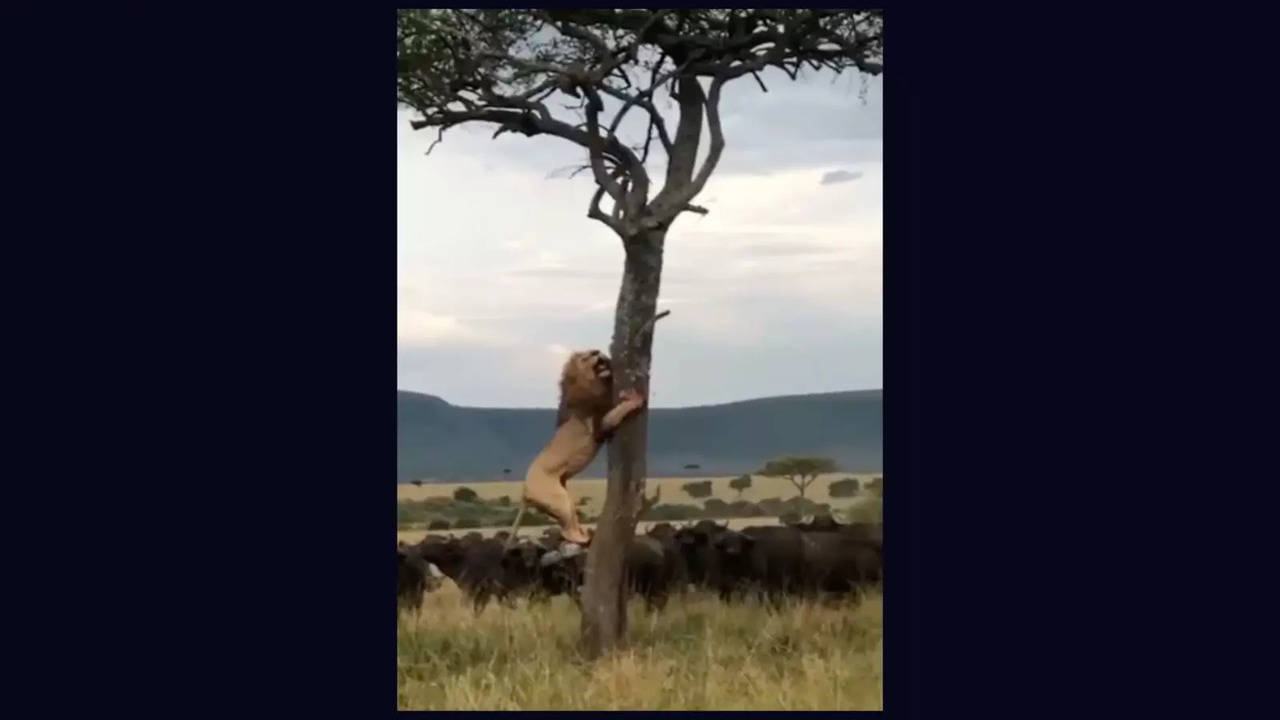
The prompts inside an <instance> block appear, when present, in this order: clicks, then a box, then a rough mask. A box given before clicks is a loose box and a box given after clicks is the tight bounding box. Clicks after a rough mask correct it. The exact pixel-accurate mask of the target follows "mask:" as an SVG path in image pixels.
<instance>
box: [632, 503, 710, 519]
mask: <svg viewBox="0 0 1280 720" xmlns="http://www.w3.org/2000/svg"><path fill="white" fill-rule="evenodd" d="M704 512H705V511H704V510H703V509H702V508H700V507H698V506H697V505H676V504H667V503H664V504H662V505H655V506H653V507H652V508H649V511H648V512H646V513H644V514H643V515H641V516H640V519H642V520H697V519H700V518H702V516H703V514H704Z"/></svg>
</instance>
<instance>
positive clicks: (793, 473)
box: [756, 457, 838, 497]
mask: <svg viewBox="0 0 1280 720" xmlns="http://www.w3.org/2000/svg"><path fill="white" fill-rule="evenodd" d="M837 469H838V468H837V467H836V461H835V460H832V459H831V458H821V457H784V458H780V459H778V460H770V461H769V462H767V463H765V466H764V467H763V468H762V469H760V470H757V471H756V474H757V475H764V476H765V477H784V478H786V479H787V482H790V483H791V484H792V485H794V486H795V487H796V490H799V491H800V497H804V492H805V490H808V489H809V486H810V485H812V484H813V481H814V480H817V479H818V476H819V475H821V474H822V473H829V472H835V471H836V470H837Z"/></svg>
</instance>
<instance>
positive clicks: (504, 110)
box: [396, 9, 884, 657]
mask: <svg viewBox="0 0 1280 720" xmlns="http://www.w3.org/2000/svg"><path fill="white" fill-rule="evenodd" d="M883 25H884V22H883V15H882V13H881V12H880V11H876V10H871V11H838V10H759V9H734V10H696V9H695V10H610V9H586V10H502V9H499V10H454V9H444V10H441V9H437V10H400V11H399V12H398V15H397V24H396V62H397V68H396V98H397V102H398V103H399V104H400V105H402V106H408V107H409V108H411V109H413V110H414V111H415V112H416V113H417V114H418V115H419V116H420V117H419V118H418V119H415V120H413V121H412V122H411V126H412V127H413V128H414V129H418V130H420V129H424V128H436V129H437V135H436V140H435V142H433V143H432V147H434V146H435V143H438V142H440V141H441V140H442V139H443V137H444V132H445V131H446V130H448V129H449V128H452V127H455V126H457V125H459V124H462V123H487V124H489V125H491V126H494V127H495V131H494V137H495V138H496V137H498V136H499V135H502V134H504V133H516V134H522V135H525V136H529V137H532V136H537V135H545V136H550V137H556V138H560V139H562V140H565V141H567V142H570V143H573V144H575V145H577V146H579V147H580V148H582V149H583V150H585V151H586V163H585V164H583V165H581V166H580V167H579V168H578V170H590V171H591V176H592V178H593V179H594V181H595V183H596V185H597V187H596V190H595V192H594V194H593V195H592V197H591V200H590V202H589V203H588V205H587V208H588V210H587V216H588V217H589V218H591V219H593V220H597V221H599V222H601V223H603V224H604V225H605V226H607V227H608V228H609V229H610V230H611V231H613V233H614V234H616V235H617V236H618V237H619V238H620V239H621V241H622V248H623V251H624V252H623V254H624V260H623V273H622V285H621V288H620V289H619V292H618V300H617V305H616V309H615V312H614V324H613V339H612V343H611V345H610V355H611V357H612V360H613V365H614V392H615V393H618V394H619V395H620V394H621V393H622V392H623V391H627V390H637V391H639V392H640V393H641V394H642V395H645V396H647V395H648V392H647V391H648V384H649V371H650V359H651V358H650V355H651V350H652V345H653V327H654V323H655V322H656V321H657V320H658V319H659V318H660V317H662V316H663V315H665V314H666V312H665V311H664V312H663V313H661V314H660V313H657V301H658V290H659V281H660V278H661V274H662V255H663V244H664V242H665V239H666V235H667V231H668V230H669V229H670V227H671V225H672V223H673V222H675V220H676V218H677V217H679V216H680V215H681V214H683V213H685V212H693V213H699V214H705V213H706V212H707V210H706V209H705V208H701V207H698V206H697V205H694V204H693V201H694V199H695V198H696V197H697V196H698V194H699V193H700V192H701V191H702V189H703V187H704V186H705V185H706V183H707V180H708V178H710V176H711V174H712V172H713V171H714V170H715V168H716V165H717V164H718V163H719V162H720V156H721V153H722V152H723V150H724V147H725V140H724V137H723V133H722V131H721V130H722V128H721V123H720V96H721V92H722V90H723V88H724V85H725V84H726V83H728V82H731V81H733V80H736V79H739V78H742V77H744V76H746V75H751V76H753V77H754V78H755V81H756V82H757V83H759V84H760V87H761V89H764V90H766V91H767V89H766V88H765V86H764V83H763V81H762V80H761V79H760V76H759V72H760V71H761V70H763V69H765V68H768V67H772V68H779V69H781V70H782V71H783V72H785V73H787V75H788V76H790V77H791V78H793V79H794V78H795V77H796V76H797V75H798V74H799V73H800V72H801V69H802V68H803V67H809V68H812V69H814V70H818V69H821V68H828V69H831V70H833V71H835V72H837V73H839V72H841V71H843V70H846V69H854V70H857V71H861V72H864V73H868V74H879V73H880V72H881V70H882V67H883V43H882V38H881V32H882V28H883ZM664 95H665V96H666V97H667V98H670V99H671V100H672V101H674V103H675V128H674V132H671V131H669V129H668V125H667V118H666V117H665V116H664V115H663V113H662V112H661V111H660V110H659V105H661V104H662V102H661V100H660V98H662V97H663V96H664ZM553 97H558V98H560V99H561V100H562V101H563V100H564V99H565V98H568V99H569V100H571V101H572V102H573V103H574V105H573V106H572V107H570V108H569V109H570V110H573V111H575V112H576V113H577V116H576V117H569V118H566V117H565V116H564V114H563V113H557V112H555V111H554V110H553V108H563V107H565V106H564V105H563V104H561V103H551V102H549V101H550V99H551V98H553ZM633 112H634V113H644V116H641V117H642V122H640V123H638V125H637V127H640V126H643V127H644V130H643V133H642V136H643V141H642V142H636V143H629V142H626V141H624V139H623V136H622V134H621V131H622V129H623V120H624V118H626V117H627V116H628V114H629V113H633ZM631 117H632V118H636V117H637V116H636V115H632V116H631ZM704 119H705V122H706V128H707V131H708V137H709V146H708V147H707V148H706V155H705V157H704V158H703V160H702V163H701V165H700V166H699V165H698V163H697V160H698V156H699V145H700V143H701V136H702V129H703V122H704ZM655 139H656V140H657V144H656V146H655V144H654V140H655ZM654 147H661V149H662V150H663V152H664V153H665V155H666V158H667V163H666V171H665V176H664V178H663V184H662V187H661V189H660V190H657V192H656V193H652V192H651V189H652V183H651V177H650V174H649V168H648V167H647V165H646V163H647V162H648V160H649V153H650V150H651V149H652V148H654ZM428 152H429V150H428ZM575 172H576V171H575ZM606 195H607V196H608V198H609V200H610V201H611V203H612V207H611V209H610V210H609V211H607V212H606V211H605V210H603V209H601V206H600V203H601V201H602V200H603V199H604V197H605V196H606ZM647 442H648V418H647V413H645V412H644V411H641V412H640V413H639V414H637V415H635V416H633V417H632V418H631V419H630V420H628V421H627V422H626V423H624V424H623V425H622V426H621V427H620V428H618V430H617V431H616V432H615V434H614V439H613V442H612V443H610V446H609V451H608V462H609V471H608V483H607V485H606V494H605V502H604V508H603V510H602V512H601V515H600V523H599V525H598V527H597V529H596V534H595V539H594V540H593V541H592V543H591V550H590V552H589V553H588V557H587V572H586V575H587V577H586V589H585V592H584V594H583V602H582V613H583V616H582V635H581V640H582V649H583V651H584V652H585V653H586V654H587V655H588V656H589V657H595V656H599V655H600V654H602V653H604V652H606V651H608V650H610V649H612V648H614V647H616V646H618V645H620V644H621V643H623V642H624V641H625V638H626V631H627V616H626V586H625V584H624V583H623V565H624V563H623V558H624V553H625V551H626V549H627V547H628V546H629V544H630V541H631V538H632V536H633V535H634V533H635V525H636V520H637V518H638V516H639V513H640V509H641V498H642V497H643V493H644V478H645V474H646V464H645V450H646V446H647Z"/></svg>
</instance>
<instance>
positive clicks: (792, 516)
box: [778, 510, 800, 525]
mask: <svg viewBox="0 0 1280 720" xmlns="http://www.w3.org/2000/svg"><path fill="white" fill-rule="evenodd" d="M778 522H780V523H782V524H783V525H795V524H796V523H799V522H800V513H798V512H795V511H794V510H788V511H787V512H784V513H782V514H781V515H779V516H778Z"/></svg>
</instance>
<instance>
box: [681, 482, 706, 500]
mask: <svg viewBox="0 0 1280 720" xmlns="http://www.w3.org/2000/svg"><path fill="white" fill-rule="evenodd" d="M680 488H681V489H682V490H684V491H685V493H687V494H688V495H689V497H691V498H694V499H695V500H697V499H700V498H705V497H711V481H710V480H703V481H701V482H691V483H685V484H684V485H681V486H680Z"/></svg>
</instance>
